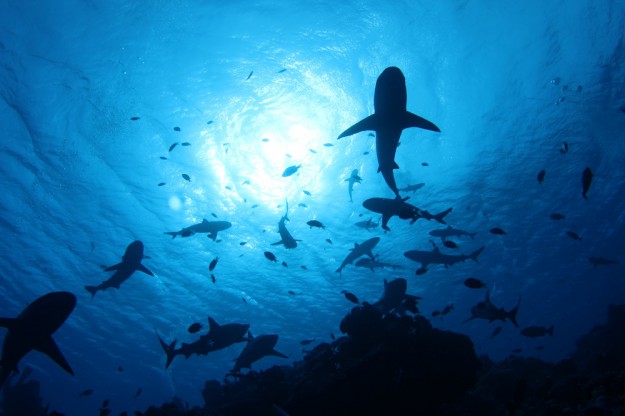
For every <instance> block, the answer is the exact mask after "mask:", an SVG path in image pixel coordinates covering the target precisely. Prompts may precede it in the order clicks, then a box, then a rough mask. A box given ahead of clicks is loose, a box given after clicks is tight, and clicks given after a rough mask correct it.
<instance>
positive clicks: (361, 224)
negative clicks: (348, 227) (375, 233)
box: [354, 218, 380, 232]
mask: <svg viewBox="0 0 625 416" xmlns="http://www.w3.org/2000/svg"><path fill="white" fill-rule="evenodd" d="M379 224H380V220H378V222H373V218H369V219H368V220H367V221H359V222H357V223H356V224H354V225H355V226H356V227H360V228H364V229H365V230H367V231H369V232H371V229H373V228H376V227H377V226H378V225H379Z"/></svg>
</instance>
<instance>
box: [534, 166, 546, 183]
mask: <svg viewBox="0 0 625 416" xmlns="http://www.w3.org/2000/svg"><path fill="white" fill-rule="evenodd" d="M546 174H547V171H546V170H545V169H543V170H541V171H540V172H538V175H536V179H537V180H538V184H539V185H540V184H541V183H543V181H544V180H545V175H546Z"/></svg>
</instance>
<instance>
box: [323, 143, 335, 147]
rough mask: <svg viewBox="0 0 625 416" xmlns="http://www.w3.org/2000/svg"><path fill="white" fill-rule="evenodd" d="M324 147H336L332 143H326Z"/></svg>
mask: <svg viewBox="0 0 625 416" xmlns="http://www.w3.org/2000/svg"><path fill="white" fill-rule="evenodd" d="M323 145H324V146H325V147H332V146H334V145H333V144H332V143H324V144H323Z"/></svg>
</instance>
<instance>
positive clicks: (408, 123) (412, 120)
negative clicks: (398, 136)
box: [402, 111, 441, 132]
mask: <svg viewBox="0 0 625 416" xmlns="http://www.w3.org/2000/svg"><path fill="white" fill-rule="evenodd" d="M407 127H419V128H420V129H425V130H431V131H436V132H440V131H441V129H439V128H438V127H437V126H436V124H434V123H432V122H431V121H428V120H426V119H424V118H423V117H419V116H418V115H416V114H413V113H411V112H409V111H406V113H405V114H404V120H403V125H402V128H403V129H405V128H407Z"/></svg>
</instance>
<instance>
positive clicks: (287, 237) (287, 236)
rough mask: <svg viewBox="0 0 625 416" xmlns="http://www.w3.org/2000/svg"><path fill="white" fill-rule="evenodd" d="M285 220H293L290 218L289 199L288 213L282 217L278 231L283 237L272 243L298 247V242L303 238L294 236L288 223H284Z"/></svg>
mask: <svg viewBox="0 0 625 416" xmlns="http://www.w3.org/2000/svg"><path fill="white" fill-rule="evenodd" d="M285 221H291V220H290V219H289V201H286V214H284V216H283V217H282V218H280V221H279V222H278V232H279V233H280V237H281V238H282V239H281V240H280V241H278V242H277V243H273V244H271V245H272V246H277V245H280V244H282V245H284V248H295V247H297V242H298V241H302V240H296V239H294V238H293V236H292V235H291V233H290V232H289V230H287V229H286V225H284V222H285Z"/></svg>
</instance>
